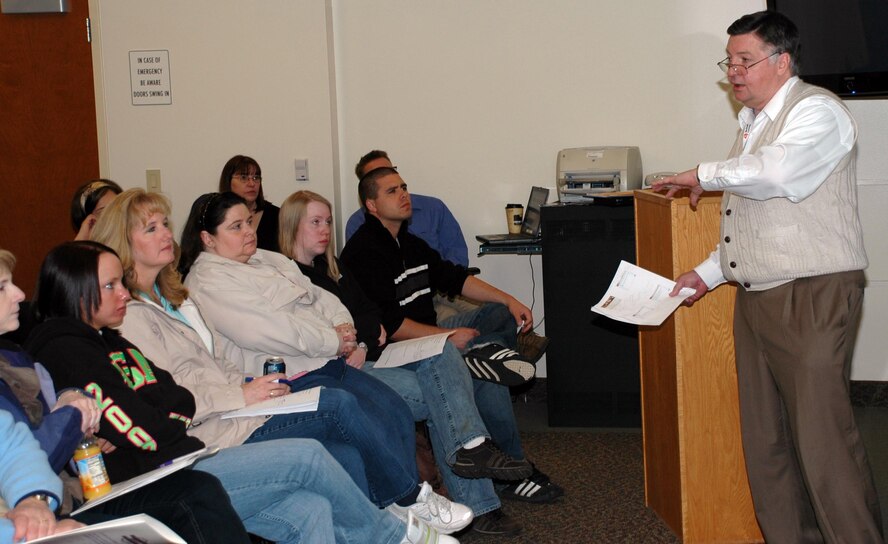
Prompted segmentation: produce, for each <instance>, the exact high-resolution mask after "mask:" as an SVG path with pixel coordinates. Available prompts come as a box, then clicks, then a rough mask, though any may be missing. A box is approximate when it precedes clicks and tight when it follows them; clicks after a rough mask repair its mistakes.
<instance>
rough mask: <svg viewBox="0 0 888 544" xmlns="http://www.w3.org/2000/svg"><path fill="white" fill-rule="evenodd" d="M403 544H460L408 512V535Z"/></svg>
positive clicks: (402, 541) (405, 536)
mask: <svg viewBox="0 0 888 544" xmlns="http://www.w3.org/2000/svg"><path fill="white" fill-rule="evenodd" d="M401 544H459V540H457V539H455V538H453V537H452V536H447V535H442V534H439V533H438V531H436V530H435V529H432V528H431V527H429V526H428V524H426V522H424V521H422V520H421V519H419V518H418V517H416V516H415V515H413V512H407V534H405V535H404V539H403V540H401Z"/></svg>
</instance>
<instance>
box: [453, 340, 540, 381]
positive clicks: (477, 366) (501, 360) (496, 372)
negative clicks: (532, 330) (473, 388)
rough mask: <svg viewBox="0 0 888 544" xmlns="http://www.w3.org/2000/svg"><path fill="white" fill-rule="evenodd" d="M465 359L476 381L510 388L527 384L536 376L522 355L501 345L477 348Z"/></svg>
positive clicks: (470, 351)
mask: <svg viewBox="0 0 888 544" xmlns="http://www.w3.org/2000/svg"><path fill="white" fill-rule="evenodd" d="M463 359H465V361H466V365H467V366H468V367H469V372H471V374H472V377H473V378H475V379H476V380H483V381H486V382H493V383H498V384H500V385H506V386H509V387H512V386H514V385H521V384H522V383H526V382H527V381H529V380H530V379H531V378H533V376H534V374H536V368H535V367H534V366H533V365H532V364H530V363H529V362H527V360H525V359H524V358H523V357H521V354H520V353H518V352H517V351H515V350H512V349H509V348H506V347H503V346H501V345H499V344H484V345H481V346H475V347H474V348H472V349H470V350H469V351H467V352H466V353H465V355H463Z"/></svg>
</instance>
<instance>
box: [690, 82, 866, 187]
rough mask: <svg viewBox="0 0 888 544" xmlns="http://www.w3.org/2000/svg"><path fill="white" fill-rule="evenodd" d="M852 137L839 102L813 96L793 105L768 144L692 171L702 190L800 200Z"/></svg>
mask: <svg viewBox="0 0 888 544" xmlns="http://www.w3.org/2000/svg"><path fill="white" fill-rule="evenodd" d="M760 115H761V114H760ZM856 138H857V129H856V127H855V125H854V122H853V120H852V119H851V118H850V117H849V116H848V114H847V113H846V112H845V110H844V109H842V107H841V106H839V105H838V104H836V103H835V102H834V101H833V100H831V99H829V98H826V97H822V96H813V97H809V98H806V99H804V100H802V101H800V102H799V103H798V105H797V106H796V107H795V108H793V110H792V111H791V112H790V113H789V114H788V116H787V119H786V124H785V125H784V127H783V130H782V131H781V132H780V134H778V135H777V138H776V139H774V141H773V142H771V143H770V144H768V145H763V146H761V147H759V148H758V149H757V150H756V152H755V153H751V154H744V155H740V156H739V157H735V158H733V159H728V160H725V161H720V162H705V163H701V164H700V166H699V167H698V170H697V175H698V177H699V179H700V186H701V187H703V188H704V189H706V190H707V191H720V190H727V191H731V192H732V193H735V194H738V195H741V196H744V197H747V198H751V199H754V200H767V199H769V198H775V197H778V198H787V199H789V200H790V201H792V202H800V201H802V200H804V199H805V198H807V197H808V196H810V195H811V194H812V193H814V191H816V190H817V188H818V187H820V184H822V183H823V182H824V180H826V178H827V177H828V176H829V174H830V173H831V172H832V171H833V169H835V167H836V165H837V164H838V163H839V161H840V160H841V159H842V158H843V157H844V156H845V155H847V154H848V152H849V151H850V150H851V149H852V147H853V146H854V142H855V140H856Z"/></svg>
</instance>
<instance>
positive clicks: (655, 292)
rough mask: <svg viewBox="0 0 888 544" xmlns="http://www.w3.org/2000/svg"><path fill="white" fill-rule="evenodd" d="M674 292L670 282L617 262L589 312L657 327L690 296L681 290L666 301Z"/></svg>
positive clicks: (687, 289) (689, 292) (685, 290)
mask: <svg viewBox="0 0 888 544" xmlns="http://www.w3.org/2000/svg"><path fill="white" fill-rule="evenodd" d="M674 288H675V282H674V281H672V280H669V279H666V278H664V277H663V276H660V275H657V274H654V273H653V272H651V271H649V270H645V269H644V268H639V267H637V266H635V265H634V264H630V263H627V262H626V261H620V266H619V268H617V273H616V274H615V275H614V279H613V280H612V281H611V284H610V287H608V288H607V292H606V293H605V294H604V296H603V297H602V298H601V300H600V301H599V302H598V304H596V305H595V306H592V311H593V312H595V313H599V314H601V315H603V316H605V317H609V318H611V319H615V320H617V321H622V322H624V323H633V324H635V325H660V324H662V323H663V321H665V320H666V318H667V317H669V316H670V315H671V314H672V312H674V311H675V310H676V308H678V306H679V305H680V304H681V303H682V301H683V300H684V299H686V298H688V297H689V296H691V295H693V294H694V290H693V289H691V288H688V287H685V288H684V289H682V290H681V291H680V292H679V294H678V295H677V296H674V297H670V296H669V293H671V292H672V289H674Z"/></svg>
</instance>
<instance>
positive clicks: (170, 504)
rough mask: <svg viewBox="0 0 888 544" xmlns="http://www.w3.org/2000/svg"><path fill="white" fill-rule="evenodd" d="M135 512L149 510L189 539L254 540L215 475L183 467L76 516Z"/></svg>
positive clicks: (102, 517) (95, 518)
mask: <svg viewBox="0 0 888 544" xmlns="http://www.w3.org/2000/svg"><path fill="white" fill-rule="evenodd" d="M133 514H148V515H149V516H151V517H153V518H155V519H157V520H158V521H160V522H162V523H163V524H164V525H166V526H167V527H169V528H170V529H172V530H173V531H175V532H176V534H178V535H179V536H181V537H182V538H183V539H184V540H185V541H186V542H189V543H197V544H217V543H219V542H243V543H248V542H249V541H250V538H249V536H247V531H246V529H245V528H244V524H243V522H242V521H241V520H240V518H239V517H238V516H237V512H235V511H234V509H233V508H232V507H231V502H230V500H229V498H228V496H227V495H226V494H225V488H223V487H222V484H221V483H220V482H219V480H218V479H217V478H216V477H215V476H213V475H212V474H208V473H206V472H202V471H200V470H188V469H185V470H180V471H179V472H176V473H175V474H170V475H169V476H167V477H165V478H161V479H160V480H157V481H156V482H152V483H150V484H148V485H147V486H145V487H143V488H141V489H136V490H135V491H131V492H129V493H126V494H124V495H121V496H119V497H117V498H115V499H112V500H110V501H108V502H105V503H102V504H100V505H98V506H94V507H93V508H90V509H89V510H87V511H85V512H82V513H80V514H78V515H76V516H73V518H74V519H75V520H77V521H80V522H82V523H86V524H93V523H101V522H103V521H109V520H112V519H117V518H122V517H126V516H131V515H133Z"/></svg>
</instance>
